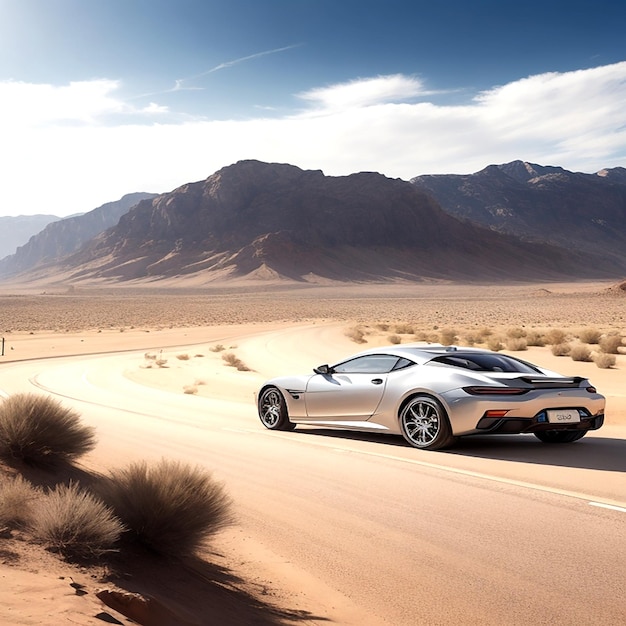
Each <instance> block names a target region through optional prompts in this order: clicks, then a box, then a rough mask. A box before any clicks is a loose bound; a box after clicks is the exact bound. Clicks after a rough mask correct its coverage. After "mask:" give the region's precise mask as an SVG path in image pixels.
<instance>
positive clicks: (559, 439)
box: [533, 430, 587, 443]
mask: <svg viewBox="0 0 626 626" xmlns="http://www.w3.org/2000/svg"><path fill="white" fill-rule="evenodd" d="M586 434H587V431H586V430H540V431H538V432H536V433H533V435H535V437H537V439H539V441H541V442H543V443H573V442H574V441H578V440H579V439H582V438H583V437H584V436H585V435H586Z"/></svg>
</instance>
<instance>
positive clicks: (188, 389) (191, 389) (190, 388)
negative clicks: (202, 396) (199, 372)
mask: <svg viewBox="0 0 626 626" xmlns="http://www.w3.org/2000/svg"><path fill="white" fill-rule="evenodd" d="M183 393H186V394H187V395H194V394H196V393H198V387H196V385H185V386H184V387H183Z"/></svg>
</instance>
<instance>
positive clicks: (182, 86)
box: [131, 44, 302, 100]
mask: <svg viewBox="0 0 626 626" xmlns="http://www.w3.org/2000/svg"><path fill="white" fill-rule="evenodd" d="M301 45H302V44H293V45H290V46H283V47H282V48H273V49H272V50H264V51H262V52H255V53H254V54H249V55H247V56H244V57H239V58H238V59H233V60H231V61H225V62H223V63H219V64H218V65H215V66H214V67H212V68H210V69H208V70H205V71H204V72H200V73H199V74H193V75H192V76H187V77H185V78H177V79H176V80H175V81H174V86H173V87H171V88H169V89H163V90H160V91H151V92H148V93H142V94H140V95H138V96H133V97H132V98H131V100H138V99H140V98H149V97H152V96H159V95H163V94H166V93H174V92H176V91H200V90H202V89H204V87H199V86H193V85H189V84H188V83H190V82H192V81H195V80H198V79H199V78H203V77H204V76H208V75H209V74H213V73H215V72H219V71H220V70H225V69H228V68H229V67H234V66H235V65H239V64H240V63H245V62H246V61H253V60H254V59H259V58H261V57H265V56H269V55H270V54H278V53H279V52H285V51H287V50H292V49H293V48H298V47H300V46H301Z"/></svg>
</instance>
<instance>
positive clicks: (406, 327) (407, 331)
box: [393, 323, 415, 335]
mask: <svg viewBox="0 0 626 626" xmlns="http://www.w3.org/2000/svg"><path fill="white" fill-rule="evenodd" d="M393 330H394V332H396V333H397V334H398V335H412V334H413V333H414V332H415V329H414V328H413V326H412V325H411V324H405V323H401V324H395V325H394V327H393Z"/></svg>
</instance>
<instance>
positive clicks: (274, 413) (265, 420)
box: [258, 387, 296, 430]
mask: <svg viewBox="0 0 626 626" xmlns="http://www.w3.org/2000/svg"><path fill="white" fill-rule="evenodd" d="M258 410H259V419H260V420H261V423H262V424H263V426H265V428H269V429H270V430H293V429H294V428H295V427H296V425H295V424H293V423H292V422H290V421H289V414H288V413H287V403H286V402H285V398H284V397H283V394H282V393H281V392H280V391H279V390H278V388H277V387H267V388H266V389H264V390H263V391H262V392H261V395H260V396H259V402H258Z"/></svg>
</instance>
